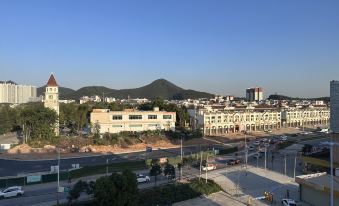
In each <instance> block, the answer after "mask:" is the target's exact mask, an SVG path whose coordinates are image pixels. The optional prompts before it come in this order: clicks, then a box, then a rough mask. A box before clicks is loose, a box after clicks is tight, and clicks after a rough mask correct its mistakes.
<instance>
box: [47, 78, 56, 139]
mask: <svg viewBox="0 0 339 206" xmlns="http://www.w3.org/2000/svg"><path fill="white" fill-rule="evenodd" d="M59 104H60V103H59V86H58V84H57V82H56V80H55V78H54V75H53V74H51V76H50V78H49V80H48V82H47V85H46V91H45V100H44V106H45V107H47V108H50V109H53V110H54V111H55V112H56V113H57V115H58V116H59V113H60V112H59ZM55 135H57V136H58V135H59V122H57V124H56V125H55Z"/></svg>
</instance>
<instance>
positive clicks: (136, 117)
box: [129, 115, 142, 120]
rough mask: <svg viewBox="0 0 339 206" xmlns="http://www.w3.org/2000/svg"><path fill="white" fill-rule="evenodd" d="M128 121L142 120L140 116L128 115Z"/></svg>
mask: <svg viewBox="0 0 339 206" xmlns="http://www.w3.org/2000/svg"><path fill="white" fill-rule="evenodd" d="M129 119H131V120H134V119H142V115H129Z"/></svg>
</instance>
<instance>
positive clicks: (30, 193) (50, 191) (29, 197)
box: [0, 170, 167, 206]
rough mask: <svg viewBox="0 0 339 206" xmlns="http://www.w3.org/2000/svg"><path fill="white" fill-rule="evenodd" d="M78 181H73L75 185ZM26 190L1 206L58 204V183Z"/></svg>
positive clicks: (159, 180) (142, 186) (63, 195)
mask: <svg viewBox="0 0 339 206" xmlns="http://www.w3.org/2000/svg"><path fill="white" fill-rule="evenodd" d="M136 173H143V174H147V173H148V170H144V171H138V172H136ZM100 176H104V175H97V176H92V177H86V178H81V179H82V180H86V181H92V180H93V181H94V180H96V179H97V178H99V177H100ZM75 182H76V181H73V184H74V183H75ZM166 183H167V179H166V178H165V177H164V176H158V177H157V185H159V184H166ZM60 185H61V186H70V184H69V183H67V182H65V181H62V182H61V184H60ZM138 187H139V189H145V188H150V187H154V177H151V181H150V182H148V183H143V184H139V185H138ZM23 189H24V190H25V194H24V195H23V196H22V197H18V198H10V199H3V200H0V205H1V206H33V205H34V206H35V205H52V204H56V200H57V193H56V183H46V184H42V185H31V186H26V187H24V188H23ZM82 198H88V196H87V195H86V194H82ZM59 200H60V203H64V202H67V194H66V193H59Z"/></svg>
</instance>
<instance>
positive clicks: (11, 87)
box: [0, 82, 37, 104]
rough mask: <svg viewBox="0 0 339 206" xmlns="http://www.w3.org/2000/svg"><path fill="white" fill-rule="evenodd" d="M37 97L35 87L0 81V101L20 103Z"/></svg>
mask: <svg viewBox="0 0 339 206" xmlns="http://www.w3.org/2000/svg"><path fill="white" fill-rule="evenodd" d="M36 97H37V88H36V87H35V86H30V85H17V84H15V83H14V82H0V103H10V104H22V103H27V102H30V101H31V100H32V99H35V98H36Z"/></svg>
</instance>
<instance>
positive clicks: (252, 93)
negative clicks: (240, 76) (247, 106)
mask: <svg viewBox="0 0 339 206" xmlns="http://www.w3.org/2000/svg"><path fill="white" fill-rule="evenodd" d="M263 99H264V94H263V89H262V88H261V87H253V88H248V89H246V100H247V101H248V102H254V101H262V100H263Z"/></svg>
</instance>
